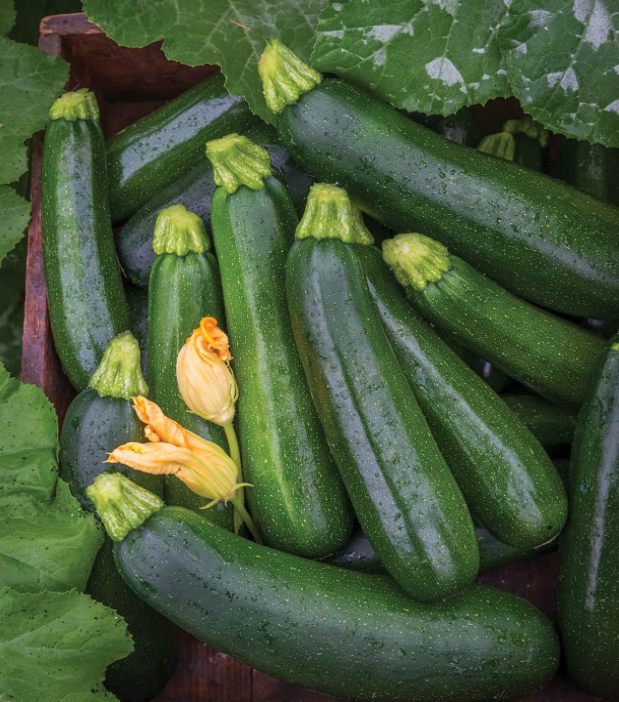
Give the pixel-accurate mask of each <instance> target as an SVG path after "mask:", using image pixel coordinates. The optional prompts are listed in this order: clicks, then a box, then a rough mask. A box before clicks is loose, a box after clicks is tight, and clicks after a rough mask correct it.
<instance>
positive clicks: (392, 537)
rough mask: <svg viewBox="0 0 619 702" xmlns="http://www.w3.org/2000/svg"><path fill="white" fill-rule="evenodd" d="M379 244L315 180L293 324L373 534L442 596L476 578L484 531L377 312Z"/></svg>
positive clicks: (292, 296) (408, 572) (398, 567)
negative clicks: (370, 278) (367, 253)
mask: <svg viewBox="0 0 619 702" xmlns="http://www.w3.org/2000/svg"><path fill="white" fill-rule="evenodd" d="M370 242H371V237H370V235H369V232H368V231H367V230H366V229H365V227H364V226H363V223H362V221H361V218H360V216H359V213H356V216H355V214H354V213H353V212H352V211H351V206H350V201H349V200H348V197H347V196H346V193H345V192H344V191H343V190H341V189H340V188H336V187H334V186H328V185H322V184H321V185H314V186H312V188H311V190H310V194H309V197H308V201H307V207H306V210H305V214H304V216H303V219H302V221H301V224H300V225H299V228H298V229H297V241H296V242H295V243H294V245H293V247H292V249H291V250H290V254H289V255H288V263H287V271H286V273H287V287H288V305H289V308H290V314H291V318H292V326H293V329H294V333H295V338H296V341H297V346H298V348H299V352H300V354H301V360H302V361H303V366H304V368H305V375H306V377H307V381H308V383H309V386H310V390H311V392H312V397H313V399H314V404H315V405H316V408H317V410H318V414H319V416H320V419H321V421H322V424H323V427H324V430H325V434H326V436H327V440H328V441H329V446H330V447H331V451H332V453H333V457H334V458H335V461H336V463H337V465H338V468H339V470H340V473H341V475H342V478H343V480H344V484H345V485H346V488H347V490H348V494H349V495H350V498H351V500H352V503H353V506H354V508H355V512H356V514H357V517H358V519H359V522H360V523H361V526H362V527H363V530H364V531H365V533H366V534H367V535H368V538H369V539H370V541H371V543H372V546H373V547H374V549H375V550H376V552H377V553H378V554H379V556H380V559H381V560H382V562H383V563H384V564H385V566H386V568H387V570H388V571H389V573H390V574H391V575H392V576H393V577H394V578H395V580H396V581H397V582H398V583H399V584H400V585H401V586H402V587H403V588H404V589H405V590H406V591H407V592H408V593H409V594H410V595H411V596H413V597H414V598H416V599H420V600H425V601H429V600H434V599H441V598H444V597H448V596H450V595H452V594H454V593H455V592H457V591H458V590H460V589H462V587H464V586H465V585H467V584H468V583H470V582H471V581H472V580H473V579H474V578H475V576H476V574H477V570H478V566H479V554H478V550H477V545H476V542H475V532H474V530H473V523H472V520H471V517H470V514H469V512H468V509H467V508H466V504H465V503H464V499H463V497H462V493H461V492H460V490H459V488H458V485H457V483H456V482H455V480H454V478H453V476H452V474H451V472H450V471H449V468H448V467H447V464H446V463H445V461H444V459H443V457H442V456H441V454H440V451H439V449H438V447H437V445H436V443H435V441H434V439H433V438H432V434H431V432H430V428H429V427H428V424H427V422H426V420H425V418H424V416H423V414H422V412H421V409H420V408H419V405H418V404H417V402H416V401H415V397H414V395H413V393H412V391H411V389H410V387H409V385H408V382H407V379H406V376H405V375H404V372H403V371H402V369H401V368H400V365H399V363H398V360H397V358H396V356H395V355H394V353H393V351H392V350H391V348H390V346H389V342H388V340H387V337H386V335H385V332H384V331H383V329H382V327H381V322H380V318H379V316H378V313H377V312H376V310H375V309H374V305H373V303H372V299H371V297H370V294H369V290H368V287H367V283H366V280H365V275H364V272H363V269H362V267H361V264H360V261H359V258H358V255H357V249H359V248H360V246H362V245H364V244H368V243H370Z"/></svg>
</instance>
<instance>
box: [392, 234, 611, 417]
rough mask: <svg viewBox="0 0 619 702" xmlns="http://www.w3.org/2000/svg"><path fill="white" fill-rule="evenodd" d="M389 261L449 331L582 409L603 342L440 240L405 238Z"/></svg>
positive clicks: (420, 305) (420, 304)
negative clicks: (486, 272)
mask: <svg viewBox="0 0 619 702" xmlns="http://www.w3.org/2000/svg"><path fill="white" fill-rule="evenodd" d="M383 252H384V257H385V260H386V261H387V263H388V264H389V265H390V266H391V267H392V268H393V269H394V271H395V273H396V277H397V278H398V280H399V281H400V282H401V283H402V284H403V285H404V286H405V287H406V292H407V295H408V297H409V299H410V300H411V302H412V303H413V304H414V305H415V307H416V308H417V309H418V310H419V311H420V312H421V313H422V314H423V315H424V316H425V317H426V318H427V319H428V320H430V321H431V322H433V323H434V324H436V325H437V326H438V327H439V328H440V329H441V331H442V332H443V334H446V335H449V336H451V337H453V338H455V339H456V341H459V342H460V343H461V344H462V345H463V346H466V347H467V348H469V349H471V350H472V351H475V352H476V353H478V354H479V355H480V356H482V357H483V358H487V359H488V360H489V361H491V362H492V363H495V364H496V365H497V366H498V367H499V368H500V369H501V370H503V371H505V372H506V373H507V374H508V375H510V376H511V377H512V378H514V379H516V380H518V381H520V382H521V383H523V384H524V385H528V386H529V387H531V388H533V390H535V391H536V392H538V393H539V394H540V395H542V396H543V397H546V398H547V399H548V400H551V401H552V402H557V403H559V404H566V405H568V406H570V407H575V408H577V407H579V406H580V405H581V404H582V402H583V400H584V397H585V393H586V390H587V385H588V383H589V381H590V379H591V376H592V373H593V370H594V368H595V363H596V360H597V358H598V357H599V356H600V354H601V352H602V349H603V348H604V341H603V340H602V339H601V338H600V337H598V336H596V335H595V334H592V333H590V332H587V331H585V330H584V329H583V328H582V327H579V326H577V325H576V324H573V323H572V322H568V321H567V320H565V319H562V318H560V317H557V316H555V315H553V314H551V313H550V312H546V311H545V310H541V309H539V308H537V307H535V306H533V305H531V304H529V303H528V302H525V301H524V300H521V299H519V298H517V297H516V296H515V295H512V294H511V293H509V292H507V290H505V289H504V288H502V287H501V286H500V285H497V284H496V283H495V282H493V281H492V280H490V279H489V278H486V276H484V275H482V274H481V273H480V272H479V271H476V270H475V269H474V268H473V267H472V266H470V265H469V264H468V263H465V262H464V261H463V260H462V259H461V258H459V257H458V256H454V255H453V254H450V253H449V252H448V251H447V249H446V248H445V247H444V246H443V245H442V244H439V243H438V242H437V241H434V240H433V239H430V238H429V237H427V236H423V235H421V234H398V235H397V236H396V237H394V238H393V239H390V240H388V241H386V242H384V244H383Z"/></svg>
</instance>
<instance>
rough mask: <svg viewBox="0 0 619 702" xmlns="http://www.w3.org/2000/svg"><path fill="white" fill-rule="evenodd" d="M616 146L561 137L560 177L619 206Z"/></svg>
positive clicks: (618, 152) (618, 167) (618, 150)
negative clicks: (610, 146)
mask: <svg viewBox="0 0 619 702" xmlns="http://www.w3.org/2000/svg"><path fill="white" fill-rule="evenodd" d="M618 172H619V149H609V148H606V147H605V146H602V145H601V144H589V142H587V141H577V140H576V139H563V142H562V144H561V179H562V180H564V181H565V182H566V183H570V184H571V185H574V186H575V187H577V188H578V189H579V190H582V191H583V192H585V193H589V195H592V196H593V197H596V198H598V199H599V200H606V201H607V202H610V203H612V204H613V205H617V206H619V179H618V178H617V173H618Z"/></svg>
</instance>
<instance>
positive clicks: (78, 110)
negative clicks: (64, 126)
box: [49, 88, 99, 122]
mask: <svg viewBox="0 0 619 702" xmlns="http://www.w3.org/2000/svg"><path fill="white" fill-rule="evenodd" d="M49 118H50V119H66V120H67V121H68V122H74V121H75V120H76V119H99V105H98V104H97V98H96V97H95V94H94V93H92V92H91V91H90V90H88V89H87V88H80V90H75V91H73V92H69V93H65V94H64V95H61V96H60V97H59V98H58V99H57V100H56V102H54V104H53V105H52V106H51V108H50V110H49Z"/></svg>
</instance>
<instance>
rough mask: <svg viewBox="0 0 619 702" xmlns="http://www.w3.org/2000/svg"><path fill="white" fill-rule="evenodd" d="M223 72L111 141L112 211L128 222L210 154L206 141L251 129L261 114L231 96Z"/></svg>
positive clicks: (118, 219) (108, 149)
mask: <svg viewBox="0 0 619 702" xmlns="http://www.w3.org/2000/svg"><path fill="white" fill-rule="evenodd" d="M224 82H225V79H224V77H223V75H221V74H219V75H216V76H214V77H212V78H207V79H206V80H205V81H202V83H199V84H198V85H196V86H194V87H193V88H191V89H189V90H187V91H186V92H184V93H183V94H182V95H179V97H177V98H176V99H174V100H172V101H171V102H169V103H167V104H166V105H164V106H163V107H160V108H159V109H158V110H156V111H155V112H152V113H151V114H149V115H146V117H143V118H142V119H140V120H138V121H137V122H135V123H134V124H132V125H130V126H129V127H127V128H126V129H123V130H122V131H121V132H119V133H118V134H116V135H115V136H113V137H112V138H111V139H109V140H108V142H107V144H106V157H107V174H108V182H109V191H110V209H111V212H112V220H113V221H114V222H121V221H125V220H126V219H128V218H129V217H131V215H132V214H133V213H134V212H136V211H137V210H138V208H140V207H141V206H142V205H143V204H144V203H146V202H148V201H149V200H150V199H151V198H152V197H153V196H155V195H156V194H157V193H158V192H159V191H160V190H162V189H163V188H165V187H166V186H168V185H169V184H170V183H172V182H174V181H175V180H176V179H177V178H179V177H180V176H181V175H183V173H185V172H187V171H188V170H189V169H190V168H191V167H192V166H194V165H195V164H196V163H197V162H198V161H199V160H200V159H201V158H203V156H204V144H205V143H206V142H207V141H208V140H209V139H216V138H217V137H221V136H224V135H225V134H228V133H229V132H231V131H234V130H237V131H242V130H244V129H247V127H249V126H250V125H251V124H253V123H254V122H256V121H257V120H258V118H257V117H256V116H254V115H253V114H252V112H251V111H250V109H249V107H248V106H247V103H246V102H245V100H243V98H240V97H237V96H236V95H230V94H229V93H228V91H227V90H226V88H225V87H224Z"/></svg>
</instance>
